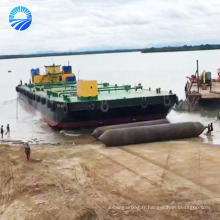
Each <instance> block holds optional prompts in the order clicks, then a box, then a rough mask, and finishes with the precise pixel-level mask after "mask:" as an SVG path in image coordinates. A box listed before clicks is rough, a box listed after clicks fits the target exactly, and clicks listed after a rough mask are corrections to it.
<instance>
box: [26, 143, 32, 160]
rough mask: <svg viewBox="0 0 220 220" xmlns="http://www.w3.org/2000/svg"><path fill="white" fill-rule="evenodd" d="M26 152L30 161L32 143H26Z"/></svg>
mask: <svg viewBox="0 0 220 220" xmlns="http://www.w3.org/2000/svg"><path fill="white" fill-rule="evenodd" d="M25 154H26V157H27V161H29V160H30V156H31V148H30V145H29V143H28V142H27V143H26V144H25Z"/></svg>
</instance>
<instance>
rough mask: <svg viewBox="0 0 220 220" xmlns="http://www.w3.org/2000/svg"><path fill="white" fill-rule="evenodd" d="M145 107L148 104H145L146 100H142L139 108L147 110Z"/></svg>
mask: <svg viewBox="0 0 220 220" xmlns="http://www.w3.org/2000/svg"><path fill="white" fill-rule="evenodd" d="M147 106H148V104H147V101H146V98H145V99H142V102H141V107H142V108H147Z"/></svg>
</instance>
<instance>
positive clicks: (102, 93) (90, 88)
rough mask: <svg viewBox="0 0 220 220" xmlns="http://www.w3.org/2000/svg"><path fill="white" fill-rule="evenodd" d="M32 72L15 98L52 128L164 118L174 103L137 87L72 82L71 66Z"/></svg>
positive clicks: (174, 98) (165, 94) (171, 97)
mask: <svg viewBox="0 0 220 220" xmlns="http://www.w3.org/2000/svg"><path fill="white" fill-rule="evenodd" d="M45 68H46V74H45V75H40V73H39V69H32V71H31V76H32V80H31V81H30V82H29V84H27V83H25V84H22V82H20V84H19V85H18V86H17V87H16V91H17V92H18V95H19V97H20V98H21V99H22V100H24V101H25V102H26V103H28V104H29V105H30V106H32V107H34V109H36V110H37V111H39V112H40V114H41V115H42V117H43V119H44V120H45V121H46V122H47V123H48V124H49V125H50V126H52V127H57V128H82V127H97V126H103V125H111V124H119V123H130V122H137V121H146V120H154V119H163V118H166V116H167V114H168V113H169V112H170V110H171V109H172V108H173V106H174V105H175V104H176V103H177V102H178V98H177V96H176V94H173V93H172V91H169V92H164V91H161V89H160V88H158V89H156V91H153V90H151V89H150V88H149V89H144V88H143V87H142V85H141V84H138V86H134V87H132V86H130V85H121V86H119V85H117V84H115V85H110V84H109V83H97V81H96V80H78V81H77V80H76V77H75V74H74V73H72V68H71V66H63V67H62V71H61V66H56V65H52V66H45Z"/></svg>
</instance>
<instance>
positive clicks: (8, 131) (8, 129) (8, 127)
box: [5, 124, 10, 137]
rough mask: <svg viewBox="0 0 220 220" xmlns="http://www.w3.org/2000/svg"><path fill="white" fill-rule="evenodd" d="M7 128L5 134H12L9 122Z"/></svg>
mask: <svg viewBox="0 0 220 220" xmlns="http://www.w3.org/2000/svg"><path fill="white" fill-rule="evenodd" d="M6 129H7V132H6V133H5V134H7V135H8V137H9V136H10V126H9V124H7V127H6Z"/></svg>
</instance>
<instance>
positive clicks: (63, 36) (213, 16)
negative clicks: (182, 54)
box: [0, 0, 220, 55]
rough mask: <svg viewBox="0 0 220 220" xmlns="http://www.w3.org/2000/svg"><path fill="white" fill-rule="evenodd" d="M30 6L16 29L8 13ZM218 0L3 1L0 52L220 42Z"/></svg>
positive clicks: (0, 16) (0, 17)
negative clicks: (22, 26) (26, 23)
mask: <svg viewBox="0 0 220 220" xmlns="http://www.w3.org/2000/svg"><path fill="white" fill-rule="evenodd" d="M16 6H25V7H27V8H28V9H29V10H30V11H31V13H32V16H33V21H32V24H31V26H30V27H29V28H28V29H27V30H25V31H16V30H14V29H13V28H12V27H11V26H10V24H9V21H8V19H9V13H10V11H11V10H12V9H13V8H14V7H16ZM219 27H220V1H219V0H208V1H207V0H16V1H15V0H1V1H0V54H1V55H2V54H20V53H25V54H26V53H35V52H39V51H79V50H96V49H98V50H102V49H119V48H145V47H152V46H163V45H184V44H207V43H208V44H214V43H220V39H219V38H220V28H219Z"/></svg>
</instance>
